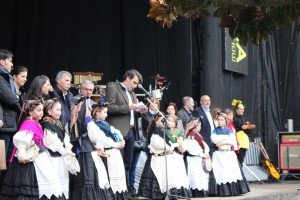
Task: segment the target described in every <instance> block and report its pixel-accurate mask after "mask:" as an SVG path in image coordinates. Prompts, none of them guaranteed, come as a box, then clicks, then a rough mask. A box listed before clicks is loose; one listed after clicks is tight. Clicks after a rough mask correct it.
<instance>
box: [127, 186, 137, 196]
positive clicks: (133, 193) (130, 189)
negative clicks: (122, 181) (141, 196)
mask: <svg viewBox="0 0 300 200" xmlns="http://www.w3.org/2000/svg"><path fill="white" fill-rule="evenodd" d="M128 194H129V196H130V197H131V198H134V197H136V190H135V188H134V187H130V188H128Z"/></svg>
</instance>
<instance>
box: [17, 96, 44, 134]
mask: <svg viewBox="0 0 300 200" xmlns="http://www.w3.org/2000/svg"><path fill="white" fill-rule="evenodd" d="M39 105H43V103H42V99H41V98H37V99H33V100H27V101H26V102H25V103H24V105H23V108H22V112H21V114H20V117H19V121H18V129H19V128H20V126H21V125H22V123H23V122H24V120H25V119H26V118H27V117H29V115H30V114H29V113H30V112H31V111H33V110H34V109H35V108H36V107H38V106H39Z"/></svg>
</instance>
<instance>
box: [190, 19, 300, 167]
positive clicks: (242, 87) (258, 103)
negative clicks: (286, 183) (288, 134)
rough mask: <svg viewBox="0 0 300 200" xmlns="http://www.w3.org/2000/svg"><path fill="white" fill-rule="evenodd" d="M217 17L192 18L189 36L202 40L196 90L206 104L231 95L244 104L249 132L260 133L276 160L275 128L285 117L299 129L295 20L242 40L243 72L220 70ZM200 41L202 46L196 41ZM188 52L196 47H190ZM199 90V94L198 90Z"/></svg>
mask: <svg viewBox="0 0 300 200" xmlns="http://www.w3.org/2000/svg"><path fill="white" fill-rule="evenodd" d="M219 23H220V21H219V20H218V19H213V18H209V19H207V20H203V22H202V27H201V28H202V32H201V31H198V29H199V24H194V26H193V29H194V30H196V31H193V32H194V33H195V32H197V33H198V34H193V37H196V38H198V40H202V42H203V43H202V44H201V45H197V47H198V48H199V46H200V53H201V54H202V56H200V57H201V59H200V60H199V62H198V63H203V64H200V65H201V66H200V70H199V76H200V79H199V80H198V81H199V84H196V85H197V88H198V89H196V90H200V91H201V92H200V93H197V94H196V95H197V98H199V97H200V95H199V94H208V95H209V96H211V99H212V104H213V105H212V107H220V108H226V107H230V104H231V100H232V99H233V98H236V99H241V100H242V101H243V102H244V104H245V105H246V112H245V116H246V119H248V120H249V121H251V122H254V123H255V124H256V129H255V131H253V133H252V134H251V138H254V137H257V136H261V137H262V139H263V142H264V143H265V146H266V149H267V150H268V152H269V155H270V157H271V158H272V159H273V160H274V161H275V162H276V161H278V160H277V159H278V152H277V151H278V146H277V145H278V131H287V129H286V128H285V124H286V121H287V119H293V120H294V130H300V114H299V110H300V104H299V103H298V102H299V100H300V76H299V75H300V73H299V70H300V58H299V55H300V44H299V41H300V40H299V39H300V35H299V33H298V32H297V27H299V24H300V23H299V21H298V22H296V23H294V24H293V26H292V27H290V28H288V29H282V30H279V31H277V32H275V33H274V34H273V35H272V36H270V37H269V40H268V41H267V42H265V43H263V44H262V45H260V46H254V45H251V44H248V63H249V66H248V69H249V74H248V75H240V74H237V73H231V72H228V71H224V70H223V69H222V66H223V64H224V60H223V59H224V54H223V51H224V47H223V42H224V34H223V33H224V30H223V29H222V28H220V27H219ZM201 46H202V47H201ZM193 48H194V52H199V51H197V50H195V48H196V47H195V46H193ZM198 95H199V96H198Z"/></svg>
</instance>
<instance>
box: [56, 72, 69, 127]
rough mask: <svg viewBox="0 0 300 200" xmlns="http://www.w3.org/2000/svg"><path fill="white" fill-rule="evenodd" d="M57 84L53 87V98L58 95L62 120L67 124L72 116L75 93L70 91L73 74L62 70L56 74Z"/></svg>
mask: <svg viewBox="0 0 300 200" xmlns="http://www.w3.org/2000/svg"><path fill="white" fill-rule="evenodd" d="M55 81H56V86H54V88H53V93H52V96H51V97H52V98H53V97H56V98H58V100H59V103H60V104H61V117H60V121H61V123H62V124H63V126H65V125H66V124H67V123H68V122H69V121H70V117H71V106H72V105H73V94H72V93H71V92H70V91H69V89H70V87H71V81H72V74H71V73H70V72H67V71H60V72H58V73H57V74H56V78H55Z"/></svg>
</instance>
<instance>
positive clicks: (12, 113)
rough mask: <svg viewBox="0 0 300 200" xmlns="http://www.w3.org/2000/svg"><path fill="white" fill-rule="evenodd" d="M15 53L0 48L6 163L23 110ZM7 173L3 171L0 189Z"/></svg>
mask: <svg viewBox="0 0 300 200" xmlns="http://www.w3.org/2000/svg"><path fill="white" fill-rule="evenodd" d="M12 57H13V54H12V53H11V52H9V51H7V50H0V105H1V107H2V122H3V126H2V127H1V128H0V139H1V140H4V142H5V151H6V152H5V154H6V163H8V161H9V157H10V155H11V153H12V150H13V147H14V145H13V135H14V134H15V133H16V132H17V121H18V118H19V114H20V112H21V108H20V104H19V98H18V97H17V94H16V88H15V85H14V82H13V78H12V76H11V75H10V72H11V70H12V67H13V63H12ZM4 178H5V173H3V172H2V173H1V178H0V189H1V186H2V181H3V180H4Z"/></svg>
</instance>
